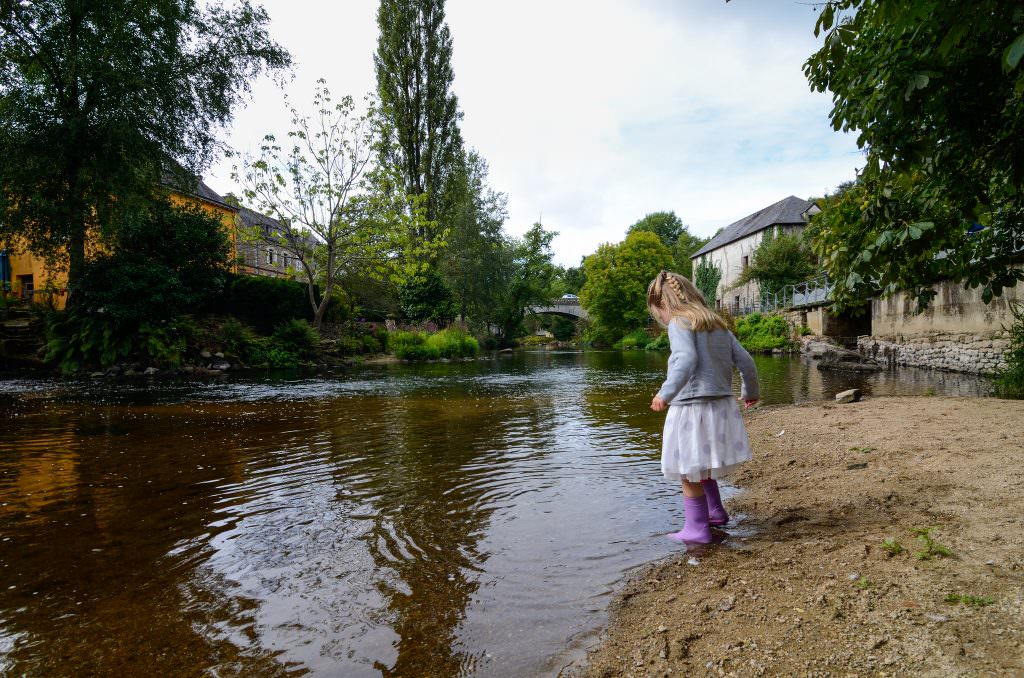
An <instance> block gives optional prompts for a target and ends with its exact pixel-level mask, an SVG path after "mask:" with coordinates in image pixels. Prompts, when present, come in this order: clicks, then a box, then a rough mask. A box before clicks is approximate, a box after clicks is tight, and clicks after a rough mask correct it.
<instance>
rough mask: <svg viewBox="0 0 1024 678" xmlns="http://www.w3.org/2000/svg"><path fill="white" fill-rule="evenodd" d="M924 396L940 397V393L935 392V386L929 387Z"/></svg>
mask: <svg viewBox="0 0 1024 678" xmlns="http://www.w3.org/2000/svg"><path fill="white" fill-rule="evenodd" d="M924 394H925V395H926V396H928V397H932V396H935V395H938V391H936V390H935V387H934V386H929V387H928V388H926V389H925V390H924Z"/></svg>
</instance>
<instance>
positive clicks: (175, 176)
mask: <svg viewBox="0 0 1024 678" xmlns="http://www.w3.org/2000/svg"><path fill="white" fill-rule="evenodd" d="M160 183H162V184H163V185H164V186H166V187H167V188H170V189H172V190H175V191H178V192H180V193H187V194H189V195H194V196H196V197H197V198H200V199H202V200H205V201H206V202H212V203H214V204H215V205H220V206H221V207H226V208H228V209H230V210H237V209H238V208H237V207H235V206H234V205H232V204H230V203H228V202H226V201H225V200H224V196H222V195H220V194H219V193H217V191H215V190H213V189H212V188H210V187H209V186H208V185H207V184H206V182H205V181H203V180H202V179H201V178H200V177H192V176H190V175H188V174H186V173H184V171H183V170H182V171H176V172H175V171H170V170H165V171H164V173H163V177H162V178H161V181H160Z"/></svg>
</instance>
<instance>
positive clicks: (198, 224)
mask: <svg viewBox="0 0 1024 678" xmlns="http://www.w3.org/2000/svg"><path fill="white" fill-rule="evenodd" d="M229 247H230V243H229V241H228V238H227V235H226V234H225V233H224V227H223V225H222V224H221V223H220V221H219V220H218V219H216V218H214V217H211V216H210V215H209V214H207V213H206V212H204V211H202V210H201V209H189V208H175V207H173V206H171V205H170V204H169V203H166V202H158V203H156V204H155V205H154V206H153V207H152V209H151V210H149V211H148V212H146V213H143V214H140V215H138V216H136V217H135V218H133V219H131V220H129V221H127V222H126V223H124V224H123V225H122V226H121V228H120V229H119V230H118V232H117V235H116V237H115V238H114V240H113V242H112V243H111V244H110V246H109V248H107V249H104V250H103V251H101V252H98V253H97V254H96V255H95V256H93V257H91V258H90V259H89V260H88V261H87V262H86V265H85V267H84V269H83V271H82V277H81V280H80V281H79V283H78V287H77V288H76V295H77V297H76V302H75V305H74V307H73V308H72V309H71V310H70V312H72V313H77V314H79V315H81V316H83V317H86V316H96V315H101V316H103V317H104V318H105V320H104V321H103V322H104V324H106V325H107V326H108V327H114V326H116V328H115V329H114V330H113V331H114V332H115V333H117V334H122V335H124V336H127V335H129V334H131V333H132V332H133V331H135V330H136V329H137V328H138V327H140V325H142V324H144V323H149V324H150V326H151V327H153V326H155V324H159V323H163V322H166V321H169V320H172V319H174V318H176V317H177V316H179V315H181V314H182V313H186V312H189V311H191V310H193V309H195V308H197V307H199V306H201V305H202V304H204V303H206V301H207V300H208V299H212V298H216V297H217V296H219V295H220V294H221V292H222V290H223V289H224V283H225V278H226V276H227V263H228V250H229Z"/></svg>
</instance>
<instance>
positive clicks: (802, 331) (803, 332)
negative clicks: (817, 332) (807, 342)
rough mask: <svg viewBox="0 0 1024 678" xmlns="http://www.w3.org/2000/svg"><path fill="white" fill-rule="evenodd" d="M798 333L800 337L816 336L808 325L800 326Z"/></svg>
mask: <svg viewBox="0 0 1024 678" xmlns="http://www.w3.org/2000/svg"><path fill="white" fill-rule="evenodd" d="M797 333H798V334H799V335H800V336H801V337H809V336H810V335H812V334H814V330H812V329H811V328H810V327H808V326H807V325H801V326H800V327H799V328H798V329H797Z"/></svg>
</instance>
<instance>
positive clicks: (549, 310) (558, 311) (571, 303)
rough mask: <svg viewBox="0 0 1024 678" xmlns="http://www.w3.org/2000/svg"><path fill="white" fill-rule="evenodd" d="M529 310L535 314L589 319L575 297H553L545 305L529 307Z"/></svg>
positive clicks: (571, 318)
mask: <svg viewBox="0 0 1024 678" xmlns="http://www.w3.org/2000/svg"><path fill="white" fill-rule="evenodd" d="M530 312H531V313H535V314H537V315H542V314H547V315H560V316H562V317H563V318H568V319H570V320H581V319H582V320H589V319H590V316H589V315H587V311H586V309H584V308H583V307H582V306H580V302H579V301H578V300H576V299H555V300H554V301H552V302H551V303H550V304H548V305H547V306H533V307H531V308H530Z"/></svg>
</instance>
